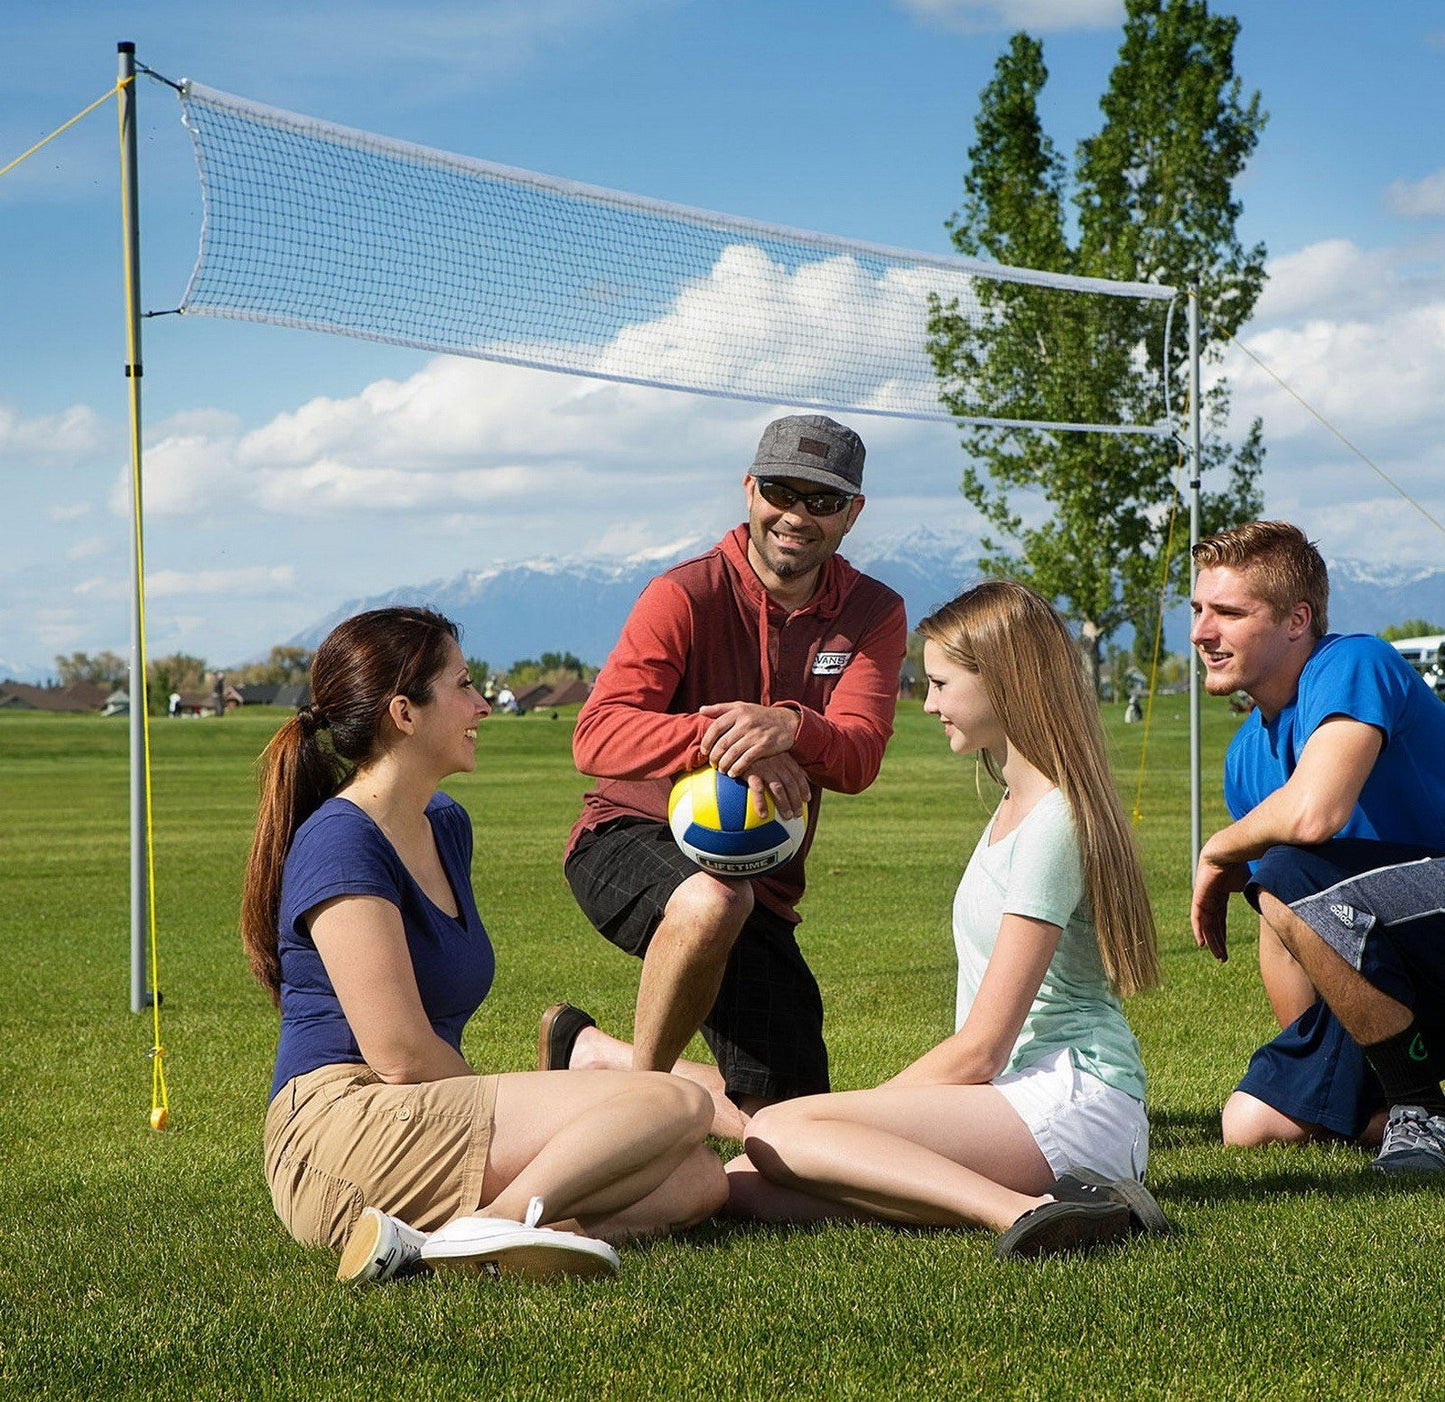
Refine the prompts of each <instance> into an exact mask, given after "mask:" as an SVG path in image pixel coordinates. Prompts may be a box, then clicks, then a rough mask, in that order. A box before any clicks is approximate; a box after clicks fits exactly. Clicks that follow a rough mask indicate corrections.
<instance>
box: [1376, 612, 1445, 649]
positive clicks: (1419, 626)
mask: <svg viewBox="0 0 1445 1402" xmlns="http://www.w3.org/2000/svg"><path fill="white" fill-rule="evenodd" d="M1440 633H1445V628H1442V627H1441V626H1440V625H1439V624H1438V623H1427V622H1426V621H1425V620H1424V619H1423V618H1407V619H1406V620H1405V621H1404V622H1403V623H1392V624H1391V625H1390V626H1389V627H1388V628H1382V629H1381V630H1380V636H1381V637H1382V638H1384V640H1385V641H1386V642H1387V643H1393V642H1398V641H1399V640H1400V639H1401V638H1431V637H1435V636H1437V635H1438V634H1440Z"/></svg>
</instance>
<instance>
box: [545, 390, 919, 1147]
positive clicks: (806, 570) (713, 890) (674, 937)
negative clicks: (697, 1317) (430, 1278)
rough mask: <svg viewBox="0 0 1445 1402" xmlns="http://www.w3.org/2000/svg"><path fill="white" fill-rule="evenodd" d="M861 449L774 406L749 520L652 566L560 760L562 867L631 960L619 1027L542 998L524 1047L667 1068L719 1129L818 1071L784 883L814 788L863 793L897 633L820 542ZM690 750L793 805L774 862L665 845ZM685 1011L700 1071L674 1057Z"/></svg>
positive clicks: (852, 488) (811, 986)
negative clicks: (582, 794) (629, 988)
mask: <svg viewBox="0 0 1445 1402" xmlns="http://www.w3.org/2000/svg"><path fill="white" fill-rule="evenodd" d="M863 458H864V448H863V443H862V440H861V439H860V438H859V437H858V435H857V434H856V433H854V432H853V430H852V429H850V428H846V427H844V426H843V425H842V424H840V423H836V422H835V421H834V420H832V419H830V418H826V417H824V416H822V415H818V414H807V415H793V416H790V417H788V418H784V419H778V420H775V421H774V422H773V423H770V424H769V425H768V426H767V428H766V429H765V430H764V432H763V436H762V441H761V443H760V444H759V446H758V452H757V456H756V458H755V459H754V461H753V464H752V467H751V468H750V469H749V471H748V473H747V475H746V476H745V477H744V478H743V490H744V493H745V495H746V499H747V506H748V519H747V521H746V522H745V523H744V524H743V525H740V526H738V527H737V528H736V529H735V530H733V531H731V532H729V533H728V535H726V536H724V537H723V539H722V540H721V541H719V542H718V544H717V545H716V546H714V547H713V548H712V549H711V550H709V551H708V552H707V553H706V554H704V555H700V556H698V557H697V558H696V559H692V560H688V561H686V562H684V563H683V564H680V565H677V566H675V567H674V568H672V569H670V570H668V571H667V572H666V573H664V574H662V575H660V576H658V577H657V578H656V579H654V580H652V582H651V583H650V584H648V586H647V588H646V589H645V590H644V591H643V593H642V596H641V597H640V598H639V599H638V601H637V603H636V604H635V605H634V607H633V610H632V613H631V615H630V616H629V617H628V620H627V622H626V624H625V625H624V627H623V630H622V636H621V638H620V639H619V640H618V643H617V646H616V648H615V649H614V650H613V652H612V655H611V656H610V657H609V658H608V660H607V665H606V666H605V667H604V668H603V669H602V672H601V674H600V675H599V676H598V678H597V684H596V686H595V688H594V689H593V691H592V694H591V696H590V697H589V698H588V700H587V703H586V704H585V705H584V706H583V708H582V711H581V714H580V715H579V716H578V717H577V729H576V733H575V735H574V737H573V742H572V752H573V757H574V758H575V760H576V763H577V767H578V768H579V769H580V770H581V771H582V772H583V773H584V774H590V775H594V776H596V777H597V778H598V779H599V782H598V784H597V785H596V787H595V788H593V789H592V790H591V791H590V792H589V793H588V794H587V797H586V800H585V803H584V806H583V810H582V815H581V817H580V818H579V819H578V820H577V823H576V825H575V826H574V827H573V829H572V834H571V837H570V840H569V842H568V847H567V857H566V872H567V879H568V881H569V882H570V884H571V886H572V890H573V893H574V894H575V895H576V897H577V900H578V903H579V905H581V907H582V909H583V911H584V912H585V913H586V914H587V917H588V919H590V920H591V921H592V923H593V924H594V925H595V926H596V927H597V928H598V929H599V930H600V931H601V932H602V933H603V934H604V935H605V936H606V937H607V938H608V939H610V940H612V942H613V943H615V944H617V945H618V946H619V947H620V948H622V949H624V950H626V951H627V952H628V953H630V954H635V955H638V956H639V957H640V958H641V959H642V961H643V962H642V974H641V978H640V980H639V985H638V994H637V1010H636V1016H635V1019H634V1024H633V1037H634V1040H633V1043H632V1044H631V1045H628V1044H627V1043H625V1042H621V1041H618V1040H617V1039H615V1038H612V1037H609V1036H607V1035H606V1034H605V1033H603V1032H602V1031H601V1029H599V1028H598V1027H596V1025H595V1024H594V1023H593V1021H592V1019H591V1018H590V1017H588V1016H587V1014H585V1013H583V1012H581V1011H580V1010H579V1009H577V1008H574V1007H572V1006H570V1005H569V1004H565V1003H564V1004H558V1005H556V1006H554V1007H552V1008H549V1009H548V1010H547V1013H546V1014H545V1015H544V1017H543V1021H542V1031H541V1040H540V1047H539V1056H540V1061H541V1064H542V1065H543V1067H551V1068H553V1069H564V1068H567V1067H569V1066H571V1067H584V1066H609V1067H616V1066H631V1067H634V1068H636V1069H637V1070H676V1071H677V1072H678V1074H680V1075H685V1076H688V1077H689V1078H690V1079H695V1080H699V1081H701V1082H702V1083H703V1084H704V1085H706V1086H707V1087H708V1089H709V1090H711V1091H712V1093H713V1097H714V1103H715V1105H716V1106H717V1118H716V1122H715V1127H716V1129H717V1131H718V1132H719V1133H722V1134H728V1135H733V1136H736V1135H737V1134H739V1133H740V1132H741V1129H742V1126H743V1124H744V1123H745V1122H746V1121H745V1116H746V1115H748V1114H751V1113H752V1112H753V1111H754V1110H755V1109H757V1108H759V1107H760V1106H762V1105H765V1104H767V1103H769V1102H771V1101H775V1100H782V1099H786V1098H788V1097H790V1096H795V1095H810V1094H814V1093H817V1092H822V1091H825V1090H827V1089H828V1053H827V1048H826V1046H825V1044H824V1041H823V1003H822V997H821V995H820V994H819V991H818V985H817V981H816V980H815V979H814V977H813V974H812V971H811V970H810V969H809V967H808V965H807V962H806V961H805V960H804V958H803V955H802V953H801V951H800V950H799V948H798V944H797V940H796V939H795V937H794V927H795V926H796V925H797V923H798V921H799V920H800V918H801V917H800V916H799V915H798V912H797V902H798V900H799V898H800V897H801V896H802V894H803V886H804V864H805V862H806V859H807V855H808V850H809V848H810V847H811V846H812V841H813V834H814V831H815V829H816V826H817V822H818V812H819V808H820V806H821V804H820V800H821V797H822V790H824V789H835V790H837V791H839V792H842V793H858V792H860V791H861V790H863V789H865V788H867V787H868V785H869V784H871V783H872V782H873V780H874V779H875V778H876V777H877V774H878V768H879V765H880V764H881V762H882V759H883V750H884V747H885V745H886V744H887V742H888V737H889V736H890V735H891V734H892V731H893V707H894V702H895V699H896V697H897V692H898V674H899V669H900V668H901V666H902V663H903V658H904V653H905V650H906V646H907V634H908V628H907V623H906V621H905V616H904V610H903V601H902V600H901V599H900V598H899V597H898V595H897V594H895V593H894V592H893V591H892V590H891V589H888V588H887V587H886V586H884V585H882V584H880V583H879V582H878V581H877V580H875V579H870V578H869V577H868V576H867V575H864V574H861V573H859V571H857V570H855V569H854V568H853V567H852V566H851V565H850V564H848V562H847V561H846V560H844V559H843V558H842V557H841V556H839V555H838V554H837V550H838V547H839V545H840V544H841V543H842V540H843V537H844V536H845V535H847V533H848V532H849V531H850V530H851V529H852V528H853V523H854V522H855V521H857V519H858V516H859V513H860V512H861V511H862V510H863V495H862V491H861V488H862V485H863ZM705 763H711V764H713V765H715V766H716V767H717V768H718V769H720V770H722V771H723V772H724V773H726V774H729V775H732V776H733V777H735V778H739V779H746V780H747V782H748V784H749V785H750V786H751V787H752V788H753V789H754V790H755V791H756V792H758V793H761V791H762V790H764V789H766V790H767V791H768V792H769V793H770V794H771V795H772V797H773V800H774V802H775V803H776V805H777V807H778V809H779V811H780V812H781V813H782V814H783V815H784V816H785V817H793V816H796V815H797V814H798V813H800V812H801V811H802V809H803V805H804V804H805V803H806V804H807V807H808V828H807V833H806V836H805V837H804V840H803V843H802V846H801V847H800V848H799V850H798V853H797V855H796V856H795V857H793V859H792V860H791V861H789V862H788V863H787V864H785V865H784V866H782V867H780V868H777V869H775V870H773V871H770V872H768V873H766V874H765V875H763V876H759V877H755V878H751V879H732V880H728V879H723V878H720V877H716V876H713V875H711V874H710V873H708V872H705V871H703V870H701V869H700V868H699V867H697V866H696V865H694V864H693V862H692V861H691V860H690V859H689V858H688V857H686V856H685V855H684V854H683V853H682V852H681V850H680V849H679V848H678V846H677V844H676V843H675V842H674V841H673V839H672V834H671V832H670V831H669V829H668V826H667V797H668V792H669V789H670V787H671V784H672V781H673V780H674V779H675V778H676V777H677V776H678V775H679V774H681V773H683V772H684V771H686V770H689V769H693V768H696V767H697V766H698V765H701V764H705ZM699 1029H701V1031H702V1034H703V1036H704V1038H705V1039H706V1041H707V1043H708V1046H709V1049H710V1050H711V1051H712V1053H713V1055H714V1057H716V1059H717V1063H718V1071H716V1072H715V1071H713V1070H712V1068H710V1067H703V1066H700V1065H699V1064H698V1063H695V1062H685V1061H684V1062H679V1061H678V1058H679V1056H681V1054H682V1051H683V1049H684V1048H685V1047H686V1046H687V1044H688V1042H689V1041H690V1040H691V1039H692V1037H693V1034H694V1033H696V1032H697V1031H698V1030H699ZM719 1073H720V1074H719Z"/></svg>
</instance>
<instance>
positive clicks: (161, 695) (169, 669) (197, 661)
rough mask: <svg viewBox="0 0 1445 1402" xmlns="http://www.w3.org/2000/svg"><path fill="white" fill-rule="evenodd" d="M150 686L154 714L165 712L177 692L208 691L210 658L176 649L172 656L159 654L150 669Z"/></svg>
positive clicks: (152, 660)
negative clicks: (207, 668)
mask: <svg viewBox="0 0 1445 1402" xmlns="http://www.w3.org/2000/svg"><path fill="white" fill-rule="evenodd" d="M146 677H147V679H148V681H149V683H150V685H149V686H148V687H147V689H146V695H147V697H148V699H149V701H150V709H151V714H152V715H164V714H165V713H166V708H167V706H168V704H169V702H170V695H171V692H173V691H207V690H209V686H208V684H207V681H206V660H205V658H203V657H191V656H189V655H188V654H186V653H184V652H174V653H172V654H171V655H170V656H169V657H155V658H152V659H151V662H150V665H149V666H148V667H147V668H146Z"/></svg>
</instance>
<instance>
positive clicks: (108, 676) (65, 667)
mask: <svg viewBox="0 0 1445 1402" xmlns="http://www.w3.org/2000/svg"><path fill="white" fill-rule="evenodd" d="M55 670H56V673H57V674H58V675H59V677H60V684H61V686H74V685H75V684H76V683H77V682H92V683H95V684H96V685H99V686H123V685H124V684H125V680H126V678H127V677H128V676H129V674H130V663H128V662H127V661H126V660H125V658H124V657H121V656H119V655H118V654H117V653H114V652H110V651H105V652H98V653H96V654H95V656H94V657H92V656H91V655H90V654H89V653H85V652H72V653H69V654H68V655H66V656H63V657H57V658H56V659H55Z"/></svg>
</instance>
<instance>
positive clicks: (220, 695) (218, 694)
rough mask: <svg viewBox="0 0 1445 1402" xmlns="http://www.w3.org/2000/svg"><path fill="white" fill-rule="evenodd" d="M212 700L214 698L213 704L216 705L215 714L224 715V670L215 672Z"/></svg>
mask: <svg viewBox="0 0 1445 1402" xmlns="http://www.w3.org/2000/svg"><path fill="white" fill-rule="evenodd" d="M214 700H215V705H216V714H217V715H218V716H223V715H225V714H226V674H225V673H224V672H217V673H216V689H215V693H214Z"/></svg>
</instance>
